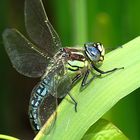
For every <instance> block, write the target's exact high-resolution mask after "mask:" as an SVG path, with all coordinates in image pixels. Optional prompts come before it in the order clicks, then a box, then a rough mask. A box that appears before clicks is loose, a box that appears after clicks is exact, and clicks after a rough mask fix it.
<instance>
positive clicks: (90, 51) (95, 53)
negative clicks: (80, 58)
mask: <svg viewBox="0 0 140 140" xmlns="http://www.w3.org/2000/svg"><path fill="white" fill-rule="evenodd" d="M86 54H87V55H88V57H89V58H90V60H92V61H95V62H97V61H99V59H100V52H99V50H98V49H97V48H95V47H93V46H88V47H87V48H86Z"/></svg>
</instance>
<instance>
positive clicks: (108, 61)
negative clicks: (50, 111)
mask: <svg viewBox="0 0 140 140" xmlns="http://www.w3.org/2000/svg"><path fill="white" fill-rule="evenodd" d="M115 67H124V69H122V70H119V71H116V72H113V73H111V74H108V75H104V76H102V78H97V79H95V80H93V81H92V82H91V83H90V85H88V87H87V88H86V89H84V90H83V91H82V92H80V90H79V89H80V84H81V82H79V83H78V84H77V85H76V86H75V87H74V88H73V89H72V90H71V94H72V96H73V97H74V98H75V100H76V101H77V102H78V112H77V113H76V112H75V111H74V105H73V103H72V102H71V100H70V98H69V97H68V96H66V98H65V99H64V100H63V101H62V103H61V104H60V106H59V107H58V110H57V119H56V121H55V124H54V127H53V128H52V130H51V131H50V133H49V134H48V135H46V131H47V125H45V126H44V127H43V129H42V130H41V131H40V132H39V134H38V135H37V137H36V138H35V139H51V140H59V139H60V140H80V139H81V138H82V137H83V136H84V134H85V133H86V131H87V130H88V129H89V127H90V126H92V125H93V124H94V123H95V122H96V121H97V120H99V119H100V118H101V117H102V116H103V115H104V114H105V113H106V112H107V111H108V110H109V109H110V108H111V107H112V106H114V105H115V104H116V103H117V102H118V101H119V100H120V99H122V98H123V97H125V96H126V95H128V94H129V93H131V92H132V91H134V90H135V89H137V88H138V87H139V86H140V37H138V38H136V39H134V40H132V41H130V42H129V43H127V44H125V45H123V47H122V48H118V49H116V50H114V51H112V52H110V53H108V54H107V55H106V56H105V61H104V63H103V65H102V66H101V67H100V69H102V70H104V71H106V70H109V69H112V68H115ZM126 119H127V118H126Z"/></svg>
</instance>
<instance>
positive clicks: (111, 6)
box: [0, 0, 140, 140]
mask: <svg viewBox="0 0 140 140" xmlns="http://www.w3.org/2000/svg"><path fill="white" fill-rule="evenodd" d="M43 2H44V4H45V8H46V12H47V15H48V17H49V19H50V21H51V23H52V25H53V26H54V28H55V29H56V31H57V32H58V34H59V36H60V38H61V40H62V43H63V46H75V45H78V44H83V43H85V42H89V41H92V42H93V41H95V42H97V41H98V42H102V43H103V44H104V45H105V47H106V48H109V47H110V48H111V49H112V48H115V47H117V46H120V45H122V44H124V43H126V42H128V41H130V40H132V39H133V38H135V37H137V36H139V34H140V14H139V6H140V1H139V0H133V1H131V0H127V1H126V0H114V1H113V0H108V1H103V0H67V1H66V0H61V1H60V0H44V1H43ZM7 27H14V28H17V29H18V30H20V31H21V32H22V33H24V34H26V33H25V27H24V0H20V1H19V0H1V1H0V34H2V32H3V30H4V29H5V28H7ZM122 59H123V58H122ZM130 59H133V58H130ZM118 61H121V60H118ZM114 63H115V62H114ZM0 64H1V66H0V133H3V134H8V135H12V136H15V137H18V138H21V139H26V140H28V139H29V140H30V139H32V138H33V136H34V133H33V131H32V130H31V127H30V123H29V119H28V102H29V98H30V93H31V90H32V88H33V87H34V85H35V84H36V83H37V82H38V81H39V80H38V79H37V80H36V79H30V78H27V77H24V76H22V75H20V74H18V73H17V72H16V71H15V70H14V69H13V68H12V66H11V64H10V61H9V59H8V56H7V54H6V52H5V50H4V47H3V42H2V38H0ZM128 76H129V75H128ZM126 84H127V83H126ZM124 86H125V85H124ZM139 93H140V90H139V89H138V90H136V91H135V92H134V93H132V94H130V95H129V96H127V97H125V98H124V99H123V100H121V101H120V102H119V103H117V104H116V106H115V107H113V108H112V109H111V110H110V111H109V112H108V113H107V114H105V116H104V117H105V118H107V119H109V120H111V121H112V122H113V123H114V124H115V125H116V126H118V127H119V128H120V129H121V130H122V131H123V132H124V134H126V136H128V137H129V138H130V139H133V140H140V117H139V116H140V109H139V106H140V94H139ZM112 94H113V93H112ZM62 133H63V132H62Z"/></svg>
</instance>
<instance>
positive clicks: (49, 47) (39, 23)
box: [25, 0, 61, 57]
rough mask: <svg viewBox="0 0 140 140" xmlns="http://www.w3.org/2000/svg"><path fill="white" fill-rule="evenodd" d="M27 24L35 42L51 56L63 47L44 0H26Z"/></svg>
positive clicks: (27, 28) (29, 33)
mask: <svg viewBox="0 0 140 140" xmlns="http://www.w3.org/2000/svg"><path fill="white" fill-rule="evenodd" d="M25 26H26V30H27V32H28V35H29V36H30V38H31V39H32V40H33V41H34V43H36V45H38V47H40V49H42V50H44V51H45V52H46V53H47V54H48V55H49V56H50V57H52V56H53V55H54V54H55V53H56V52H57V51H58V50H59V48H60V47H61V42H60V38H59V36H58V34H57V33H56V31H55V30H54V28H53V27H52V25H51V23H50V22H49V20H48V17H47V15H46V12H45V9H44V6H43V3H42V0H25Z"/></svg>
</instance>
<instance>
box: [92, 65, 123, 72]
mask: <svg viewBox="0 0 140 140" xmlns="http://www.w3.org/2000/svg"><path fill="white" fill-rule="evenodd" d="M92 68H93V69H95V70H96V71H97V72H99V73H100V74H107V73H110V72H114V71H116V70H120V69H124V67H121V68H114V69H112V70H108V71H102V70H100V69H98V68H97V67H96V66H94V64H92Z"/></svg>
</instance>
